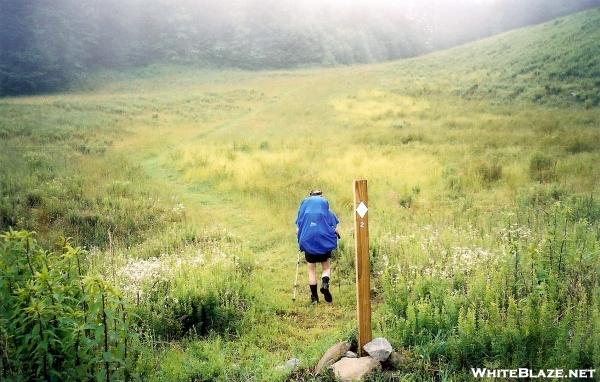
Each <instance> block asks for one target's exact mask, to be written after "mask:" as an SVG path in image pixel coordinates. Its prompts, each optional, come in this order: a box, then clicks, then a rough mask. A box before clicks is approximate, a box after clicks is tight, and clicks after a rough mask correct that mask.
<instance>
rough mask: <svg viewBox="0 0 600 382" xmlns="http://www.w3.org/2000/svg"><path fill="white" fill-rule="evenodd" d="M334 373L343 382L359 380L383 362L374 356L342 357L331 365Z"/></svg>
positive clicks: (379, 366) (378, 367)
mask: <svg viewBox="0 0 600 382" xmlns="http://www.w3.org/2000/svg"><path fill="white" fill-rule="evenodd" d="M331 368H332V370H333V374H335V376H336V377H337V378H339V379H341V380H342V381H343V382H351V381H358V380H360V379H362V378H363V377H364V376H365V375H367V374H368V373H370V372H371V371H373V370H375V369H380V368H381V364H380V363H379V361H377V360H376V359H375V358H373V357H360V358H342V359H340V360H339V361H337V362H336V363H334V364H333V365H332V366H331Z"/></svg>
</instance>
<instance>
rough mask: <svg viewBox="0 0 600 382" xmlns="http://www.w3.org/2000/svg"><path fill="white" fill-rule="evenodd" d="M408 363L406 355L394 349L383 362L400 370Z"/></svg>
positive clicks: (386, 365)
mask: <svg viewBox="0 0 600 382" xmlns="http://www.w3.org/2000/svg"><path fill="white" fill-rule="evenodd" d="M405 363H406V357H404V356H403V355H402V354H401V353H399V352H397V351H393V352H392V354H390V356H389V357H388V359H387V360H386V361H385V362H384V363H383V365H384V366H385V367H386V368H390V369H393V370H400V369H401V368H402V367H403V366H404V364H405Z"/></svg>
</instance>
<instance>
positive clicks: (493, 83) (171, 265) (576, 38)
mask: <svg viewBox="0 0 600 382" xmlns="http://www.w3.org/2000/svg"><path fill="white" fill-rule="evenodd" d="M598 25H600V11H599V10H592V11H588V12H584V13H580V14H577V15H574V16H570V17H566V18H562V19H558V20H556V21H553V22H550V23H547V24H543V25H540V26H536V27H532V28H525V29H521V30H517V31H514V32H510V33H506V34H503V35H500V36H497V37H492V38H490V39H486V40H483V41H480V42H477V43H474V44H470V45H466V46H464V47H459V48H455V49H452V50H448V51H444V52H439V53H434V54H430V55H427V56H424V57H420V58H415V59H410V60H403V61H398V62H390V63H385V64H378V65H368V66H355V67H346V68H336V69H319V70H317V69H313V70H302V71H276V72H272V71H268V72H244V71H210V70H198V69H193V68H185V67H166V68H165V67H149V68H146V69H144V70H141V71H138V72H136V73H130V74H120V75H119V76H118V78H114V77H113V76H112V74H110V73H107V74H103V75H102V76H98V77H97V78H96V79H95V80H94V81H92V82H91V85H90V83H88V85H87V86H91V88H90V89H81V90H78V91H73V92H71V93H65V94H58V95H49V96H39V97H25V98H14V99H4V100H2V101H1V102H0V137H2V140H1V141H0V149H1V150H0V163H1V166H0V174H1V179H2V182H1V197H2V199H1V200H0V212H1V215H0V218H1V220H0V228H2V229H5V228H7V227H8V226H14V227H19V228H27V229H33V230H36V231H37V232H38V236H39V237H40V239H41V241H42V242H43V243H47V244H48V245H51V244H52V242H53V241H54V240H55V239H56V238H57V237H58V236H59V235H61V234H66V235H70V236H74V237H75V239H76V242H77V243H78V244H81V245H85V246H88V247H89V248H90V249H91V250H92V251H91V254H90V264H89V271H90V272H91V273H97V274H101V275H103V277H105V278H106V279H107V280H110V281H111V282H113V283H115V284H116V285H117V286H118V287H119V288H121V289H124V293H125V294H126V295H127V296H128V298H129V299H130V301H131V303H132V305H133V306H134V308H135V309H138V310H139V316H140V317H141V323H140V326H141V327H142V328H144V330H145V331H144V332H143V333H144V336H143V338H142V341H141V342H142V344H143V351H142V352H141V356H140V359H139V360H138V363H137V366H136V367H137V369H136V370H137V373H138V374H139V375H141V376H142V377H143V378H144V379H149V380H164V381H167V380H168V381H172V380H182V381H183V380H208V379H220V380H281V379H285V378H287V376H286V373H284V372H281V371H278V370H276V369H275V367H276V366H277V365H279V364H281V363H283V362H284V361H285V360H287V359H289V358H292V357H298V358H300V359H301V360H302V365H303V367H304V368H307V367H309V366H311V365H314V364H316V362H317V361H318V359H319V356H320V354H322V352H323V351H324V350H325V349H327V348H328V346H330V345H331V344H332V343H333V342H335V341H337V340H339V339H341V338H344V337H347V336H350V335H351V333H352V332H353V328H354V326H355V324H354V322H353V320H354V317H355V311H354V309H355V297H354V275H353V260H352V253H353V243H352V227H353V225H352V224H353V222H352V197H353V195H352V188H351V187H352V180H353V179H356V178H363V177H364V178H367V179H368V180H369V200H370V205H369V214H370V228H371V238H372V241H371V244H372V258H373V270H374V274H373V285H374V287H375V288H376V290H377V293H376V294H375V296H374V331H375V334H376V335H380V334H381V335H385V336H387V337H389V338H390V339H391V340H392V342H393V344H394V346H396V347H403V348H405V349H406V351H407V354H409V355H410V362H409V364H408V365H407V369H406V370H404V371H403V373H402V375H403V376H404V378H407V379H408V380H419V379H421V380H429V379H430V378H432V377H437V378H439V379H445V378H454V379H455V380H456V379H463V378H467V374H466V373H467V372H468V367H470V366H483V365H484V364H485V365H488V366H496V367H509V366H511V367H512V366H518V367H525V366H528V365H526V364H523V363H524V362H526V361H527V362H530V364H531V365H538V366H539V365H544V366H550V367H567V366H573V365H574V366H578V367H584V366H585V367H587V366H593V365H596V366H597V365H598V357H599V356H600V350H599V349H598V348H597V343H600V341H598V339H597V333H599V332H600V330H598V325H600V324H599V321H598V317H599V316H598V310H599V305H598V304H599V302H598V297H597V296H598V290H599V289H598V279H597V275H598V271H599V270H600V264H599V263H598V258H599V257H598V249H599V248H600V244H599V243H598V235H597V232H598V213H597V210H596V209H597V208H598V207H597V200H598V197H599V196H600V195H598V192H597V191H598V189H599V186H600V167H599V166H598V165H597V163H599V161H600V130H599V126H600V109H599V108H598V102H599V99H598V86H599V85H598V81H600V66H599V65H600V64H599V62H598V61H597V60H595V57H597V56H598V54H600V43H599V41H600V28H599V27H598ZM572 93H575V95H573V94H572ZM314 187H319V188H321V189H323V190H324V192H325V195H326V196H327V197H328V198H329V200H330V203H331V206H332V207H333V209H334V210H335V211H336V212H337V213H338V216H339V217H340V220H341V232H342V242H341V250H340V251H339V253H338V258H337V259H336V261H335V262H334V270H333V276H332V284H333V285H334V288H333V293H334V298H335V303H334V305H332V306H324V305H321V306H319V307H317V308H316V309H315V308H311V307H310V306H309V304H308V299H307V297H308V294H307V291H306V289H307V287H306V285H305V284H306V283H305V281H304V279H305V271H304V270H303V269H302V273H301V280H302V282H301V283H300V287H299V292H300V294H299V300H298V301H296V302H295V303H292V301H291V288H292V283H293V276H294V271H295V261H296V253H297V252H296V244H295V236H294V232H295V228H294V226H293V222H294V219H295V212H296V208H297V205H298V203H299V201H300V200H301V199H302V198H303V197H304V196H305V195H306V194H307V192H308V191H309V190H310V189H311V188H314ZM590 197H591V198H590ZM586 198H587V199H586ZM586 203H587V204H586ZM555 204H558V205H555ZM582 206H583V207H582ZM550 217H555V218H556V219H555V220H558V221H559V224H558V232H559V233H558V234H557V233H556V232H554V231H556V228H555V227H556V225H553V224H554V223H553V220H552V219H551V218H550ZM512 224H518V226H519V227H525V228H526V229H528V230H529V231H531V237H530V238H529V239H528V240H529V241H517V242H514V241H506V240H505V238H504V236H503V235H504V234H503V232H504V231H503V230H504V229H506V227H512ZM525 228H524V229H525ZM529 231H528V232H529ZM109 232H110V234H109ZM563 232H564V235H563ZM519 240H521V239H519ZM562 241H564V242H565V243H566V244H565V245H563V246H562V248H561V247H559V248H561V249H560V250H559V249H557V247H556V243H557V242H558V243H561V242H562ZM581 243H585V245H584V246H583V247H582V244H581ZM511 246H513V247H511ZM461 248H462V249H461ZM465 248H466V249H465ZM515 248H516V249H515ZM479 249H481V251H482V252H481V253H485V254H493V257H494V261H495V262H496V263H493V264H495V265H496V266H495V267H492V268H490V264H489V263H487V262H482V261H483V260H482V261H480V260H477V261H474V262H473V263H472V264H471V263H469V264H467V265H468V266H469V267H468V270H466V271H465V273H460V272H458V273H450V274H448V273H447V272H448V269H447V267H448V266H449V264H451V259H454V258H456V259H458V260H456V261H459V260H460V259H461V258H462V257H460V254H461V253H468V254H472V253H480V252H478V251H479ZM515 251H517V253H519V254H520V257H519V259H520V260H518V261H517V263H516V264H517V266H522V267H531V268H532V269H535V270H536V271H535V272H533V271H532V272H530V273H529V272H524V271H521V273H519V271H517V273H516V276H515V274H513V273H511V272H513V269H514V266H515V262H514V261H513V260H512V259H513V256H514V254H515ZM559 254H560V256H564V257H563V258H562V260H561V264H562V265H561V266H558V265H557V264H558V260H557V258H554V257H553V260H552V261H550V262H548V261H547V260H545V259H547V258H548V257H549V256H559ZM154 258H157V259H158V260H154ZM142 261H149V263H142ZM178 261H179V263H178ZM486 261H487V260H486ZM135 262H138V264H151V263H152V262H156V264H159V266H157V269H158V271H157V272H159V274H160V275H162V276H161V277H163V278H164V280H163V279H161V280H163V281H161V282H160V283H158V284H155V283H154V281H155V279H154V278H150V279H142V280H140V281H139V283H138V284H139V285H138V284H136V287H137V288H139V290H140V291H141V292H142V293H141V297H140V298H139V300H140V302H139V303H138V302H137V300H138V297H137V293H135V291H134V292H132V291H130V290H127V288H125V287H126V286H127V285H129V283H130V281H131V280H129V279H127V278H126V277H125V276H123V274H122V271H123V270H128V269H130V268H128V264H131V263H133V264H136V263H135ZM152 264H154V263H152ZM130 266H131V265H130ZM149 266H150V265H148V267H149ZM557 267H558V268H557ZM561 267H564V268H561ZM120 272H121V273H120ZM119 275H121V276H122V277H124V278H121V276H119ZM486 275H489V276H490V277H491V279H486V277H485V276H486ZM152 277H155V276H152ZM156 277H158V276H156ZM128 280H129V281H128ZM490 280H492V281H495V282H492V281H490ZM535 284H537V285H540V287H539V288H540V291H541V292H540V293H541V294H542V295H543V296H545V297H539V295H538V296H537V297H536V296H535V293H533V292H532V290H531V289H530V288H529V287H528V285H535ZM398 285H400V287H398ZM409 286H410V288H412V289H410V290H408V289H406V288H409ZM504 292H506V293H504ZM503 293H504V294H503ZM509 295H510V296H509ZM567 295H568V296H567ZM479 296H483V297H481V298H482V299H483V300H481V299H480V297H479ZM565 296H567V297H565ZM575 297H576V298H579V299H585V300H584V301H586V304H585V305H582V306H580V305H578V304H579V302H578V301H577V300H576V299H575ZM536 298H541V299H542V300H543V299H544V298H546V299H547V300H548V299H549V301H550V302H547V305H548V304H550V303H552V304H555V305H553V306H547V307H546V308H545V309H546V310H545V311H544V312H546V313H547V314H549V315H553V314H554V315H555V316H551V318H552V319H549V320H550V321H549V322H550V324H548V325H550V327H551V330H550V331H549V332H548V333H550V334H552V335H553V337H550V338H548V337H544V336H543V335H542V334H543V333H542V330H541V329H540V325H542V323H540V322H538V321H535V322H533V321H532V322H531V323H530V324H527V325H522V327H523V328H524V329H523V330H522V331H519V328H518V325H516V324H514V320H516V321H518V322H522V320H529V319H531V317H532V315H533V313H532V312H531V309H533V308H535V307H536V304H537V303H539V302H540V301H541V300H539V299H536ZM186 301H187V302H186ZM543 301H546V300H543ZM580 301H581V300H580ZM193 306H195V307H196V308H193ZM198 307H200V308H199V310H198ZM193 309H196V311H200V312H202V311H205V312H209V313H206V314H205V315H204V316H202V315H201V314H200V315H199V316H197V320H196V321H194V320H192V321H189V323H190V324H189V325H188V324H185V323H183V324H182V323H181V322H179V321H180V319H181V317H183V316H186V317H195V316H194V315H193V314H192V313H190V312H192V310H193ZM561 309H567V310H569V311H573V312H574V313H573V314H572V315H571V316H565V315H563V314H561V313H560V312H561ZM210 312H212V313H210ZM557 312H558V313H557ZM546 313H544V314H546ZM493 315H496V316H493ZM211 317H212V318H211ZM215 317H216V319H217V320H219V323H217V322H215V321H214V320H213V321H211V320H212V319H213V318H215ZM473 317H474V318H473ZM490 317H491V318H494V317H496V318H498V317H500V318H498V319H496V320H494V319H491V318H490ZM503 320H509V323H511V324H510V325H509V324H508V323H507V324H506V325H505V324H503V322H505V321H503ZM510 320H513V321H510ZM186 325H187V326H186ZM511 325H512V326H511ZM515 327H516V328H515ZM190 328H191V329H193V330H191V331H190V330H189V329H190ZM525 329H527V330H530V331H529V332H527V331H526V330H525ZM481 330H483V332H484V335H481V336H478V334H477V333H479V331H481ZM569 330H571V333H575V334H576V336H575V337H568V336H567V337H564V338H563V337H561V336H563V335H564V333H569ZM194 331H195V332H194ZM531 333H533V334H531ZM592 333H596V334H595V335H596V337H593V336H592ZM586 335H587V337H586ZM556 338H559V339H560V341H558V342H552V341H554V340H555V339H556ZM586 338H587V339H586ZM576 340H577V341H579V342H576ZM502 341H504V342H502ZM507 341H508V342H507ZM510 341H513V342H510ZM540 341H542V342H543V341H547V351H548V353H541V355H540V354H537V353H536V354H534V353H535V352H534V351H533V350H532V349H533V347H534V346H536V345H539V344H540ZM594 341H595V344H596V345H594ZM577 347H579V348H581V349H585V350H586V352H588V353H587V355H581V354H575V353H576V352H575V351H574V350H573V349H576V348H577ZM556 349H558V350H556ZM561 349H564V351H563V350H561ZM519 352H520V353H519ZM482 354H487V356H483V355H482ZM513 354H516V355H515V356H514V358H510V357H512V355H513ZM544 356H547V357H546V358H544ZM509 358H510V359H509ZM543 359H545V361H544V360H543ZM544 362H554V363H552V364H551V365H549V364H548V363H544ZM290 378H292V379H298V380H302V379H306V380H308V379H310V376H309V374H308V373H307V372H306V370H304V371H302V372H300V373H297V374H294V376H292V377H290Z"/></svg>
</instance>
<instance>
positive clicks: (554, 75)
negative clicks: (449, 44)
mask: <svg viewBox="0 0 600 382" xmlns="http://www.w3.org/2000/svg"><path fill="white" fill-rule="evenodd" d="M391 67H392V68H393V70H394V71H395V72H396V73H398V74H401V75H402V76H406V77H410V78H413V79H414V81H416V82H418V83H420V84H421V85H422V86H421V87H415V84H414V83H410V84H406V86H405V87H403V88H402V89H399V90H401V91H402V92H411V93H414V92H415V91H418V92H420V93H421V94H424V93H425V94H427V93H429V94H435V93H444V92H452V94H453V95H458V96H461V97H464V98H469V99H473V98H487V99H494V100H495V101H502V100H514V99H523V100H526V101H534V102H544V103H563V102H567V103H572V102H574V103H583V104H585V105H586V106H597V105H599V104H600V80H599V78H600V9H593V10H589V11H585V12H581V13H578V14H575V15H571V16H567V17H563V18H559V19H556V20H553V21H550V22H547V23H544V24H542V25H537V26H533V27H527V28H522V29H519V30H515V31H511V32H507V33H504V34H502V35H498V36H494V37H490V38H487V39H484V40H481V41H477V42H474V43H471V44H468V45H465V46H461V47H457V48H453V49H449V50H445V51H441V52H436V53H432V54H430V55H427V56H423V57H419V58H415V59H410V60H403V61H400V62H397V63H393V64H391ZM432 73H434V74H435V75H434V76H432Z"/></svg>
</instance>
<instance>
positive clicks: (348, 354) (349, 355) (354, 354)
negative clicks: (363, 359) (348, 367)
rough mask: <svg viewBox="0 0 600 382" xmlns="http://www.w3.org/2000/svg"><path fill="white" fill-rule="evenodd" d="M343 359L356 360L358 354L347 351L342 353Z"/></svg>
mask: <svg viewBox="0 0 600 382" xmlns="http://www.w3.org/2000/svg"><path fill="white" fill-rule="evenodd" d="M344 357H346V358H358V354H356V353H355V352H353V351H350V350H348V351H347V352H346V353H344Z"/></svg>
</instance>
